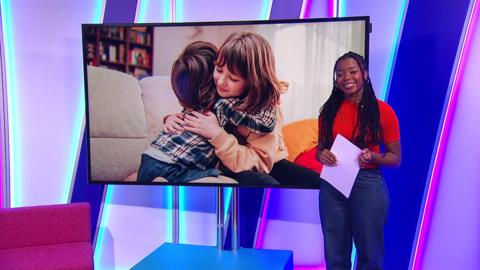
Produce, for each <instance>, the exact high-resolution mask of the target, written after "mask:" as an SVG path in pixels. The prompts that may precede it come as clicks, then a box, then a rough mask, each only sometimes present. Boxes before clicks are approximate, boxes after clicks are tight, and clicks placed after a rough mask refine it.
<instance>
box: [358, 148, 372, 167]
mask: <svg viewBox="0 0 480 270" xmlns="http://www.w3.org/2000/svg"><path fill="white" fill-rule="evenodd" d="M357 160H358V164H359V165H360V168H362V169H363V168H365V166H366V165H367V164H369V163H370V162H372V160H373V152H372V151H370V149H368V148H364V149H363V150H362V152H360V154H359V155H358V158H357Z"/></svg>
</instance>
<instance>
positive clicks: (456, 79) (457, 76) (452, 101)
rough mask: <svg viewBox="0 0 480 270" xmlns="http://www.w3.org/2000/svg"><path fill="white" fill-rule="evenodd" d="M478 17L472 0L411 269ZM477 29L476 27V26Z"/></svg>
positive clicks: (417, 259) (420, 250)
mask: <svg viewBox="0 0 480 270" xmlns="http://www.w3.org/2000/svg"><path fill="white" fill-rule="evenodd" d="M478 15H479V7H478V1H476V0H474V3H473V8H472V12H471V15H470V18H469V21H468V24H467V31H466V34H465V37H464V41H463V44H462V49H461V51H460V56H459V62H458V66H457V69H456V71H455V76H454V79H453V85H452V91H451V93H450V97H449V100H448V105H447V109H446V112H445V118H444V122H443V126H442V129H441V132H440V139H439V145H438V148H437V153H436V156H435V160H434V163H433V169H432V176H431V178H430V184H429V187H428V192H427V198H426V202H425V208H424V209H425V210H424V212H423V216H422V222H421V224H420V229H419V231H420V232H419V235H418V241H417V245H416V247H415V255H414V259H413V267H412V269H413V270H415V269H421V268H422V263H423V256H424V251H425V246H426V243H427V241H428V233H429V229H430V222H431V217H432V213H433V206H434V205H435V199H436V195H437V191H438V184H439V182H440V181H439V179H440V173H441V171H442V164H443V161H444V159H445V149H446V145H447V142H448V136H449V135H450V129H451V125H452V119H453V115H454V112H455V105H456V103H457V96H458V92H459V91H458V90H459V88H460V84H461V81H462V78H463V71H464V68H465V62H466V59H467V54H468V52H470V46H471V39H472V36H473V35H472V33H473V32H474V27H475V26H476V25H477V20H478ZM477 27H478V26H477Z"/></svg>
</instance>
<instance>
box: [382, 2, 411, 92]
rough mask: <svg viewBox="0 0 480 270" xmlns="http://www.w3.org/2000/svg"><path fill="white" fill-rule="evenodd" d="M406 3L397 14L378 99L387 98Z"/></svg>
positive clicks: (403, 3)
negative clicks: (384, 76) (383, 80)
mask: <svg viewBox="0 0 480 270" xmlns="http://www.w3.org/2000/svg"><path fill="white" fill-rule="evenodd" d="M407 1H408V0H404V1H402V6H401V8H400V12H399V14H400V16H398V20H397V29H396V30H395V36H394V38H393V48H392V51H391V52H390V56H389V57H388V64H387V78H386V80H385V83H384V88H383V91H382V94H381V97H380V99H382V100H386V99H387V98H388V92H389V89H390V82H391V78H392V69H393V67H394V64H395V56H396V55H397V50H398V45H399V37H400V33H401V31H402V28H403V22H404V20H405V15H406V12H405V11H406V6H407Z"/></svg>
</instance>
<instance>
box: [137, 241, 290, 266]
mask: <svg viewBox="0 0 480 270" xmlns="http://www.w3.org/2000/svg"><path fill="white" fill-rule="evenodd" d="M132 269H133V270H142V269H175V270H182V269H249V270H254V269H269V270H276V269H282V270H287V269H288V270H293V253H292V251H289V250H268V249H247V248H240V249H239V250H237V251H231V250H219V249H217V247H212V246H196V245H187V244H172V243H164V244H163V245H161V246H160V247H159V248H157V249H156V250H154V251H153V252H152V253H150V254H149V255H148V256H147V257H145V258H144V259H143V260H141V261H140V262H139V263H137V264H136V265H135V266H133V268H132Z"/></svg>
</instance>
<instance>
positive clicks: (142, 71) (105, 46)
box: [84, 26, 153, 79]
mask: <svg viewBox="0 0 480 270" xmlns="http://www.w3.org/2000/svg"><path fill="white" fill-rule="evenodd" d="M84 31H85V33H84V38H85V42H84V43H85V45H86V54H87V55H86V58H87V61H88V62H87V63H88V65H91V66H99V67H105V68H108V69H114V70H118V71H121V72H125V73H128V74H131V75H133V76H134V77H136V78H137V79H141V78H143V77H146V76H151V75H152V64H153V28H152V27H148V26H142V27H123V26H122V27H119V26H102V27H99V26H88V27H85V28H84Z"/></svg>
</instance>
